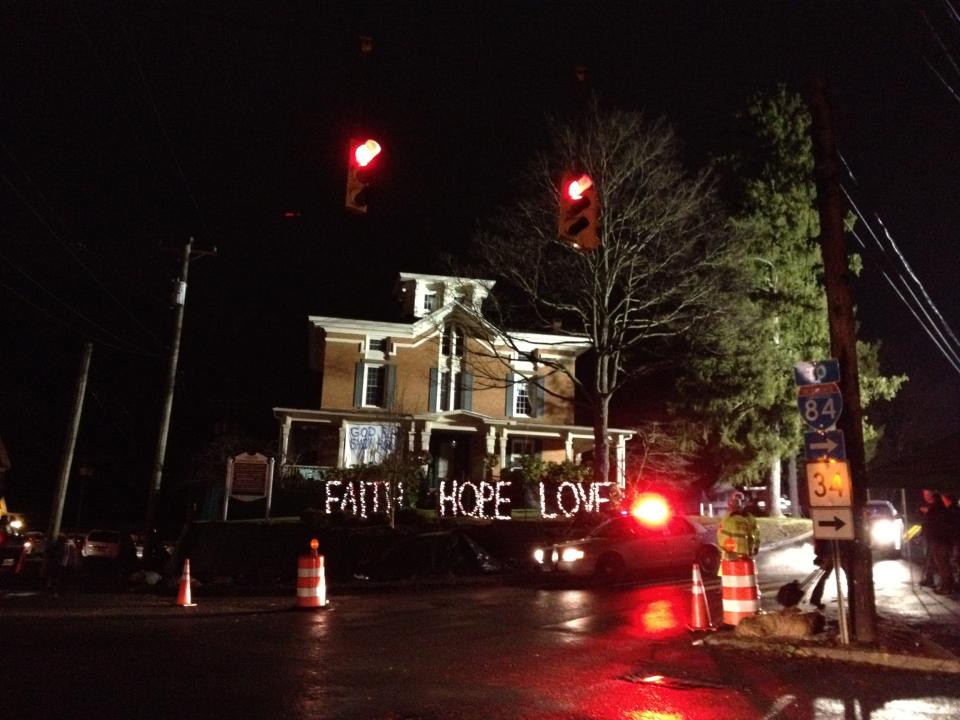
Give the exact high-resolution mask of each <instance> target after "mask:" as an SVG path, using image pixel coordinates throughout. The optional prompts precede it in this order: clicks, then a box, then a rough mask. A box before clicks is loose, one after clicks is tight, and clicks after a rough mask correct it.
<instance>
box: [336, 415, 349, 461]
mask: <svg viewBox="0 0 960 720" xmlns="http://www.w3.org/2000/svg"><path fill="white" fill-rule="evenodd" d="M346 462H347V421H346V420H341V421H340V444H339V446H338V449H337V467H343V466H344V464H345V463H346Z"/></svg>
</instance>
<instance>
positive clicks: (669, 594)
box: [0, 551, 960, 720]
mask: <svg viewBox="0 0 960 720" xmlns="http://www.w3.org/2000/svg"><path fill="white" fill-rule="evenodd" d="M801 552H802V551H801ZM771 560H772V562H771V564H770V565H768V566H767V567H766V569H765V570H764V572H765V574H766V576H767V578H768V579H769V580H770V581H771V582H772V581H773V580H774V579H775V578H776V577H777V576H776V574H775V571H774V570H773V569H771V568H773V567H774V566H775V565H776V563H777V562H778V561H779V562H782V558H772V559H771ZM794 560H796V561H797V562H801V561H800V560H797V559H794ZM791 562H792V561H791ZM783 564H784V566H788V565H789V563H787V562H784V563H783ZM884 572H885V573H887V575H888V576H889V577H890V578H894V577H895V576H896V573H897V572H902V570H901V571H898V570H897V568H896V567H893V566H892V567H890V568H889V569H887V570H885V571H884ZM711 593H712V596H711V600H712V602H711V605H716V604H717V598H716V590H712V591H711ZM690 598H691V593H690V587H689V580H687V579H685V578H680V579H677V580H676V581H670V582H662V583H659V584H657V585H650V586H636V587H626V588H618V589H613V590H594V589H589V588H575V589H569V588H559V589H557V588H553V589H544V588H537V587H529V586H520V587H483V588H474V589H467V588H464V589H459V590H433V591H429V592H423V593H389V594H381V595H357V596H341V597H337V596H334V597H333V603H332V607H331V608H330V609H328V610H322V611H318V612H315V613H310V612H295V611H292V610H290V609H289V608H290V606H292V604H293V601H292V599H291V600H289V601H287V600H284V599H277V598H247V599H243V598H232V599H226V598H224V599H207V598H203V597H202V596H200V597H199V598H197V600H198V602H199V603H200V604H199V607H198V608H193V609H191V611H192V610H196V611H198V612H196V613H193V614H192V615H191V614H188V613H189V612H190V611H185V610H184V609H180V608H171V607H170V606H169V605H167V604H166V603H167V601H166V600H163V599H159V600H158V599H156V598H125V597H123V596H105V597H104V598H85V599H84V600H83V602H80V603H78V606H77V607H69V602H61V603H60V605H59V607H60V608H61V609H60V610H58V606H57V604H56V603H54V604H53V605H50V604H49V603H48V606H45V607H44V608H43V609H42V610H35V611H33V612H31V611H30V610H29V599H24V600H23V604H22V607H23V608H24V609H22V610H21V609H16V608H12V607H11V606H8V605H4V606H2V607H3V610H4V611H7V610H11V609H12V610H13V611H12V612H3V613H0V637H3V639H4V642H5V647H6V649H7V652H8V654H9V655H10V656H13V657H17V658H19V659H20V662H21V663H22V666H23V667H47V668H51V669H52V670H53V671H54V672H55V671H56V670H57V668H58V667H59V668H60V669H62V670H63V674H62V675H58V676H57V677H58V683H60V684H61V686H62V687H60V688H58V690H57V693H59V695H54V694H51V693H49V692H48V691H47V688H48V683H47V682H46V680H45V674H44V673H39V672H38V673H26V674H24V673H20V672H18V671H16V669H15V668H13V667H11V666H7V667H6V668H3V669H0V683H2V685H3V687H4V688H5V689H7V690H6V692H5V707H6V708H7V709H9V710H10V711H11V712H12V713H13V714H14V715H17V716H22V717H31V716H32V717H51V716H55V714H56V712H55V711H57V710H60V711H62V709H63V708H70V709H71V716H72V717H78V718H82V717H97V718H98V720H102V718H107V717H138V718H154V717H156V718H161V717H162V718H170V717H177V718H178V720H181V719H190V718H200V717H214V716H216V717H230V716H232V717H285V718H303V719H304V720H307V719H310V720H314V719H317V718H336V719H337V720H348V719H351V718H358V719H360V718H364V719H375V720H379V719H381V718H382V719H383V720H388V719H389V720H402V719H407V720H414V719H416V720H440V719H443V720H457V719H459V718H464V719H466V718H483V719H484V720H488V719H489V720H500V719H503V720H506V719H507V718H509V719H510V720H517V719H520V720H524V719H529V720H546V719H553V718H558V719H559V718H569V719H570V720H587V719H588V718H596V719H598V720H600V719H606V718H616V719H618V720H635V719H636V720H676V719H679V720H700V719H701V718H702V719H704V720H706V719H709V720H716V719H720V720H726V719H729V720H754V719H756V720H761V719H763V720H777V719H784V720H829V719H831V718H842V719H843V720H892V719H894V718H905V719H906V718H921V719H927V718H930V719H933V718H937V719H938V720H940V719H945V718H958V717H960V678H956V677H951V676H945V675H941V676H938V675H929V674H920V673H909V672H904V671H894V670H889V669H876V668H867V667H863V666H850V665H844V664H841V663H826V662H816V661H810V660H806V661H802V660H788V659H784V658H779V657H778V658H771V657H768V656H761V655H750V654H742V653H736V652H733V651H729V650H723V649H720V648H715V647H704V646H692V645H691V636H690V635H689V633H688V632H687V630H686V623H687V622H688V620H689V613H690ZM111 604H112V605H111ZM20 607H21V605H18V606H17V608H20ZM58 613H59V614H58ZM145 658H149V662H145V661H144V659H145ZM58 663H59V665H58ZM107 664H109V665H110V666H111V667H121V668H123V675H122V678H123V680H122V682H119V683H110V684H105V683H104V682H103V676H102V672H101V671H102V668H103V667H104V666H105V665H107ZM652 675H662V676H663V678H662V679H661V680H660V681H655V682H643V681H642V680H643V679H644V678H649V677H650V676H652ZM16 711H19V712H16ZM11 716H13V715H11Z"/></svg>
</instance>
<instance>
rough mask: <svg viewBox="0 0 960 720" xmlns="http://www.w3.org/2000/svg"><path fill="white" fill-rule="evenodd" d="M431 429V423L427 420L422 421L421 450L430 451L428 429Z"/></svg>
mask: <svg viewBox="0 0 960 720" xmlns="http://www.w3.org/2000/svg"><path fill="white" fill-rule="evenodd" d="M431 430H433V423H432V422H430V421H429V420H427V421H425V422H424V423H423V430H421V431H420V449H421V450H423V452H430V431H431Z"/></svg>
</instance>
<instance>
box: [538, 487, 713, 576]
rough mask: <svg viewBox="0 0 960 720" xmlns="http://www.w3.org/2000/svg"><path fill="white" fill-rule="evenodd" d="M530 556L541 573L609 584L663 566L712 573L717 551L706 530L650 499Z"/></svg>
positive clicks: (657, 569) (660, 568)
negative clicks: (584, 533) (578, 536)
mask: <svg viewBox="0 0 960 720" xmlns="http://www.w3.org/2000/svg"><path fill="white" fill-rule="evenodd" d="M533 559H534V562H535V563H536V567H537V568H539V570H540V572H541V573H544V574H550V575H553V576H567V577H577V578H585V579H586V578H589V579H593V580H594V581H596V582H597V583H599V584H614V583H618V582H620V581H622V580H624V579H626V578H628V577H643V576H644V575H646V574H653V573H655V572H658V571H664V570H667V569H677V570H681V569H682V570H689V568H690V567H691V566H692V565H693V564H694V563H697V564H698V565H699V566H700V570H701V572H702V573H703V574H704V575H705V576H710V575H716V573H717V568H718V567H719V566H720V549H719V548H718V547H717V546H716V544H715V543H714V541H713V533H712V532H711V531H709V530H707V529H706V528H704V527H703V526H701V525H698V524H697V523H695V522H693V521H691V520H689V519H687V518H686V517H683V516H680V515H674V514H672V513H671V512H670V511H669V508H668V506H667V505H666V503H665V502H664V501H662V500H657V499H651V500H648V501H646V505H644V504H643V503H641V504H638V505H636V506H635V507H634V510H633V511H632V512H630V513H625V514H622V515H618V516H615V517H613V518H611V519H609V520H606V521H605V522H602V523H600V524H599V525H597V527H595V528H594V529H593V530H592V531H590V533H588V534H587V535H586V536H585V537H583V538H579V539H577V540H570V541H567V542H562V543H556V544H553V545H548V546H545V547H539V548H536V549H535V550H534V552H533Z"/></svg>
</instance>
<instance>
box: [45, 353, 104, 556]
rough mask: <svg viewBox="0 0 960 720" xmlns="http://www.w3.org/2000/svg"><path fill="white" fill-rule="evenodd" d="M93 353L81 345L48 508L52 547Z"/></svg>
mask: <svg viewBox="0 0 960 720" xmlns="http://www.w3.org/2000/svg"><path fill="white" fill-rule="evenodd" d="M92 354H93V343H89V342H88V343H85V344H84V346H83V360H81V362H80V369H79V370H78V371H77V389H76V392H74V395H73V414H72V416H71V419H70V428H69V430H68V431H67V438H66V440H65V441H64V443H63V455H61V457H60V473H59V475H58V478H57V492H56V493H54V496H53V507H52V508H51V510H50V522H49V523H48V525H47V540H48V541H49V543H50V545H49V547H53V543H54V542H56V540H57V536H59V535H60V523H61V522H62V520H63V506H64V503H65V502H66V500H67V486H68V485H69V482H70V469H71V468H72V467H73V451H74V448H76V446H77V434H78V433H79V431H80V414H81V413H82V412H83V398H84V395H86V392H87V376H88V375H89V374H90V356H91V355H92ZM58 560H59V559H58Z"/></svg>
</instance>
